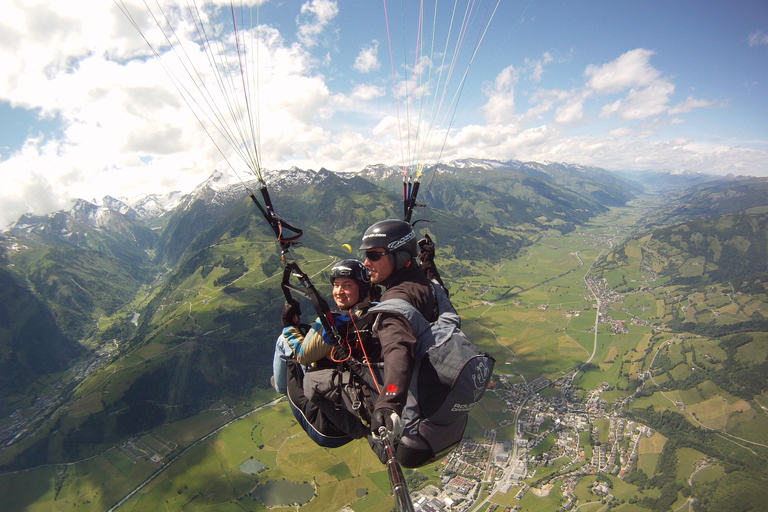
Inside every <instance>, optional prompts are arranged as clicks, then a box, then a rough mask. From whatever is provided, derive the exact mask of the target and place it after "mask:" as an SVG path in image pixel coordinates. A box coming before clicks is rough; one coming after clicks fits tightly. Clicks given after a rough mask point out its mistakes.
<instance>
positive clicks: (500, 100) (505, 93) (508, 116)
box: [482, 66, 520, 123]
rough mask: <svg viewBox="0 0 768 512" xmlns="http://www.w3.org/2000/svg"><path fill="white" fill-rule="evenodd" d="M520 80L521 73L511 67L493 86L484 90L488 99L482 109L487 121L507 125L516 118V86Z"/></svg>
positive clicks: (499, 75)
mask: <svg viewBox="0 0 768 512" xmlns="http://www.w3.org/2000/svg"><path fill="white" fill-rule="evenodd" d="M519 79H520V75H519V73H518V72H517V71H516V70H515V68H514V67H513V66H509V67H507V68H505V69H504V70H503V71H502V72H501V73H499V74H498V76H497V77H496V80H495V81H494V82H493V84H492V85H491V84H489V85H487V86H486V87H484V88H483V93H484V94H485V95H486V96H487V97H488V101H487V102H486V103H485V105H483V107H482V111H483V114H484V115H485V119H486V121H488V122H489V123H505V122H509V121H511V120H512V119H513V118H514V114H515V86H517V82H518V80H519Z"/></svg>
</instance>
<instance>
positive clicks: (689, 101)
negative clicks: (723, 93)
mask: <svg viewBox="0 0 768 512" xmlns="http://www.w3.org/2000/svg"><path fill="white" fill-rule="evenodd" d="M712 107H715V102H714V101H707V100H700V99H696V98H694V97H692V96H688V98H686V100H685V101H683V102H681V103H678V104H677V105H675V106H674V107H671V108H670V109H669V111H668V112H669V114H670V115H677V114H687V113H688V112H691V111H692V110H694V109H697V108H712Z"/></svg>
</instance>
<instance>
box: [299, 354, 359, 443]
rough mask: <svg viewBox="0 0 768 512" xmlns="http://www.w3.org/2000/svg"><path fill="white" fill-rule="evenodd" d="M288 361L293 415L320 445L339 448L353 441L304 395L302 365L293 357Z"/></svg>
mask: <svg viewBox="0 0 768 512" xmlns="http://www.w3.org/2000/svg"><path fill="white" fill-rule="evenodd" d="M286 363H287V365H288V378H287V381H288V382H287V387H288V392H287V395H288V401H289V402H290V404H291V411H292V412H293V416H294V417H295V418H296V421H298V422H299V425H301V427H302V428H303V429H304V430H305V431H306V433H307V435H309V437H310V438H311V439H312V440H313V441H314V442H315V443H317V444H318V445H319V446H323V447H325V448H338V447H339V446H343V445H345V444H347V443H348V442H350V441H352V438H351V437H349V436H347V435H346V434H344V432H342V431H340V430H339V429H338V428H336V426H335V425H333V423H331V422H330V421H328V419H327V418H326V417H325V416H324V415H323V413H322V412H321V411H320V409H319V408H318V407H317V405H315V404H313V403H312V402H311V401H310V400H309V399H308V398H307V397H306V396H305V395H304V371H303V370H302V369H301V365H300V364H299V363H298V362H297V361H296V360H295V359H293V358H288V359H286Z"/></svg>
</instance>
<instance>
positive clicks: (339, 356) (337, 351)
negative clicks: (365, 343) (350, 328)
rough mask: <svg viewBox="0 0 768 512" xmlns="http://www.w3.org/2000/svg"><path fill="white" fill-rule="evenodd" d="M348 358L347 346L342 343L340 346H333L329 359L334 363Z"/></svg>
mask: <svg viewBox="0 0 768 512" xmlns="http://www.w3.org/2000/svg"><path fill="white" fill-rule="evenodd" d="M348 357H349V345H347V344H346V343H342V344H341V345H335V346H334V347H333V351H332V352H331V359H332V360H333V361H336V362H341V361H346V360H347V358H348Z"/></svg>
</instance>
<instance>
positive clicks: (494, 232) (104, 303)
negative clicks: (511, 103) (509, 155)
mask: <svg viewBox="0 0 768 512" xmlns="http://www.w3.org/2000/svg"><path fill="white" fill-rule="evenodd" d="M264 179H265V182H266V184H267V187H268V190H269V193H270V195H271V198H272V201H273V204H274V210H275V212H277V213H278V214H280V215H283V216H285V217H286V218H287V219H288V220H290V221H291V222H292V223H294V224H295V225H296V226H300V227H301V228H302V229H303V231H304V235H303V236H302V238H301V245H300V246H298V247H296V248H295V249H294V255H295V257H296V260H297V262H298V263H299V264H300V265H301V266H302V269H304V270H305V272H307V273H308V274H309V275H310V276H312V278H313V281H314V282H315V284H316V285H317V287H318V288H319V289H320V291H321V293H324V294H326V295H327V294H328V291H329V286H328V284H327V282H328V268H329V265H330V263H332V261H333V260H334V259H338V258H343V257H349V252H348V251H347V250H346V249H344V248H343V247H342V246H343V245H344V244H350V245H351V246H352V247H355V246H356V244H357V241H358V240H359V237H360V235H361V233H362V232H363V231H364V230H365V228H366V227H367V226H369V225H370V224H372V223H373V222H376V221H378V220H382V219H385V218H398V217H401V216H402V206H401V205H402V199H401V197H402V196H401V189H402V178H401V169H399V168H397V167H392V166H384V165H374V166H369V167H367V168H366V169H364V170H362V171H361V172H360V173H358V174H337V173H334V172H331V171H328V170H326V169H320V170H318V171H313V170H302V169H298V168H291V169H288V170H282V171H267V172H265V174H264ZM758 181H759V180H758ZM717 183H719V185H718V184H717ZM733 183H734V182H733V181H732V180H730V181H728V180H726V181H720V182H717V181H714V180H712V181H707V182H705V183H703V184H702V185H701V186H702V187H705V188H701V189H698V190H699V191H698V192H696V191H692V192H691V191H688V192H685V194H687V195H681V196H680V197H685V198H688V199H686V200H687V201H688V203H687V204H689V206H688V209H687V210H686V211H685V212H682V211H678V212H677V213H674V212H675V210H674V208H672V209H671V210H670V209H666V210H664V211H665V212H667V213H666V215H667V217H666V221H668V222H671V220H670V219H674V218H677V216H680V215H683V214H685V215H688V216H690V215H693V214H694V213H696V212H700V213H701V214H702V215H705V214H706V212H707V211H709V210H708V208H709V209H710V210H711V208H712V207H711V206H709V207H708V206H706V205H708V204H710V203H711V201H712V197H713V194H716V187H718V186H719V187H721V189H722V190H732V189H733V187H732V185H733ZM761 183H762V182H761ZM244 185H245V186H244ZM738 186H741V184H739V185H738ZM706 187H708V188H706ZM752 187H753V188H754V185H752ZM747 188H748V189H749V186H748V187H747ZM643 191H644V188H643V186H642V185H640V184H639V183H637V182H635V181H629V180H627V179H625V178H622V177H620V176H618V175H617V174H615V173H610V172H608V171H605V170H602V169H598V168H593V167H584V166H578V165H567V164H552V163H542V164H538V163H523V162H518V161H507V162H499V161H491V160H462V161H456V162H449V163H446V164H440V165H439V166H438V167H437V168H431V169H426V170H425V173H424V176H423V178H422V187H421V192H420V194H419V198H418V199H419V202H420V203H423V204H424V205H425V206H423V207H419V208H418V209H417V212H416V214H415V218H416V219H417V220H418V222H417V224H416V229H417V230H418V231H419V232H421V231H422V230H428V231H429V233H430V234H431V235H432V236H433V237H434V238H435V239H436V240H437V241H438V255H439V257H440V258H441V268H443V269H444V272H445V273H446V274H447V275H449V276H454V277H458V276H463V275H472V273H473V272H474V271H475V270H474V269H475V267H476V266H477V265H481V264H489V263H494V262H498V261H500V260H501V259H503V258H514V257H516V255H518V254H519V253H520V252H521V251H522V250H524V248H525V247H527V246H529V245H530V244H531V243H533V242H534V241H536V240H538V239H540V238H541V237H542V236H543V235H544V234H546V233H554V234H563V233H568V232H571V231H573V230H574V229H577V228H578V226H580V225H583V224H584V223H586V222H589V220H590V219H592V218H594V216H595V215H597V214H600V213H602V212H605V211H606V210H607V209H608V208H610V207H615V206H623V205H626V204H627V202H628V201H631V200H632V199H633V198H635V197H636V196H638V195H639V194H641V193H642V192H643ZM251 193H253V194H254V197H256V198H257V199H258V200H261V197H260V194H259V183H258V182H256V181H255V180H254V181H251V182H248V183H245V184H243V183H229V182H228V180H227V178H226V177H225V176H224V175H223V174H222V173H220V172H218V171H217V172H214V173H213V174H212V175H211V176H210V178H209V179H207V180H206V181H205V182H203V183H201V184H200V185H199V186H198V187H197V188H196V189H195V190H193V191H192V192H191V193H189V194H185V195H182V194H179V193H172V194H169V195H166V196H158V195H147V196H143V197H139V198H132V199H128V198H113V197H105V198H104V199H103V200H102V201H101V202H100V204H95V203H93V202H87V201H83V200H80V201H77V202H76V203H75V205H74V206H73V207H72V208H71V209H70V210H67V211H59V212H55V213H53V214H50V215H45V216H31V215H26V216H23V217H22V218H20V219H19V221H17V222H16V223H14V224H13V225H12V226H10V228H9V229H7V230H6V231H5V232H3V234H2V236H1V237H0V279H2V281H3V284H4V286H3V287H2V296H1V297H0V333H1V334H2V335H1V336H0V385H1V386H2V389H3V393H2V396H0V412H2V415H3V416H7V415H8V414H10V413H12V412H14V411H17V412H18V411H27V410H29V409H30V408H33V403H34V400H35V397H34V396H33V395H32V394H31V393H30V390H32V389H39V386H38V387H35V386H33V384H34V383H36V382H41V379H42V380H43V381H45V380H46V379H49V378H51V379H56V378H57V377H56V375H61V373H57V372H63V371H66V370H67V368H70V367H72V366H73V365H75V364H76V363H78V362H79V363H80V364H84V363H83V362H85V363H87V364H86V366H87V367H88V368H89V369H88V370H87V371H85V373H80V374H78V375H80V377H79V379H80V380H74V381H72V383H71V388H67V389H71V390H73V391H72V393H75V391H74V390H75V389H76V388H77V386H78V385H80V383H81V382H83V381H82V378H85V377H87V376H88V375H89V374H91V373H94V372H98V371H99V369H101V368H106V367H107V366H108V365H109V364H110V363H111V362H113V361H116V360H119V359H124V358H134V359H136V361H137V362H141V361H143V363H142V365H141V369H140V371H139V370H138V369H137V370H136V371H134V372H132V373H131V374H130V375H127V376H125V377H123V378H122V379H121V380H119V381H118V382H114V383H113V384H111V385H112V386H113V387H112V388H111V389H110V391H109V395H104V397H103V398H102V400H101V404H100V406H99V407H97V408H95V409H94V410H93V411H92V412H91V414H88V415H87V419H85V420H84V419H82V418H71V417H67V418H60V419H59V423H58V424H57V432H59V434H58V437H56V438H55V439H54V440H53V441H51V442H52V444H51V445H50V447H48V448H46V450H44V451H45V452H46V454H47V455H46V457H50V456H51V455H50V454H51V453H58V454H59V455H58V457H60V458H66V457H67V456H73V455H74V453H75V451H77V453H78V455H80V456H83V455H86V454H87V453H91V452H92V451H93V450H96V449H97V448H98V446H99V445H100V444H101V443H106V442H114V441H116V440H117V439H119V438H121V437H124V436H127V435H131V434H132V433H136V432H141V431H145V430H147V429H150V428H152V427H153V426H155V425H158V424H160V423H163V422H167V421H170V420H172V419H174V420H175V419H179V418H183V417H185V416H188V415H191V414H193V413H195V412H197V411H198V410H200V408H201V407H203V406H204V404H206V403H208V401H210V400H213V399H215V398H216V397H221V396H231V397H238V396H243V395H246V394H248V393H249V390H251V389H253V388H254V386H255V387H267V386H268V382H269V376H270V374H271V354H272V347H273V344H274V339H275V337H276V334H277V329H278V327H277V324H276V322H275V319H276V318H278V317H279V311H280V308H281V307H282V303H283V300H284V299H283V296H282V293H281V290H280V287H279V276H280V275H281V274H282V264H281V261H280V254H279V247H278V246H277V244H276V243H275V237H274V233H272V231H271V229H270V228H269V226H268V225H267V223H266V222H265V221H264V219H263V217H262V216H261V214H260V213H259V210H258V209H257V208H255V207H254V205H253V202H252V199H251V197H250V195H251ZM755 197H757V196H755ZM422 221H423V223H422ZM659 222H662V218H661V217H659ZM309 310H310V308H309V306H307V308H306V311H305V314H311V312H309ZM146 347H163V354H164V355H163V356H162V357H152V358H151V359H148V358H146V357H145V356H143V355H140V354H143V352H142V350H149V349H147V348H146ZM151 350H152V351H157V350H160V348H152V349H151ZM153 353H154V352H153ZM265 354H268V355H269V356H268V357H265ZM158 390H162V391H161V393H160V395H158V394H157V393H158ZM72 397H74V395H71V396H70V398H72ZM46 442H47V441H46ZM46 446H48V445H46ZM39 451H40V450H38V451H35V449H34V447H32V448H29V449H28V450H27V451H26V452H24V453H26V454H27V455H24V454H22V455H20V456H19V457H18V458H17V459H16V460H15V462H14V463H13V464H12V467H25V466H26V465H29V464H32V463H34V462H35V461H37V462H39V460H38V459H36V458H35V455H34V454H35V453H38V452H39ZM30 454H32V455H30Z"/></svg>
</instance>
